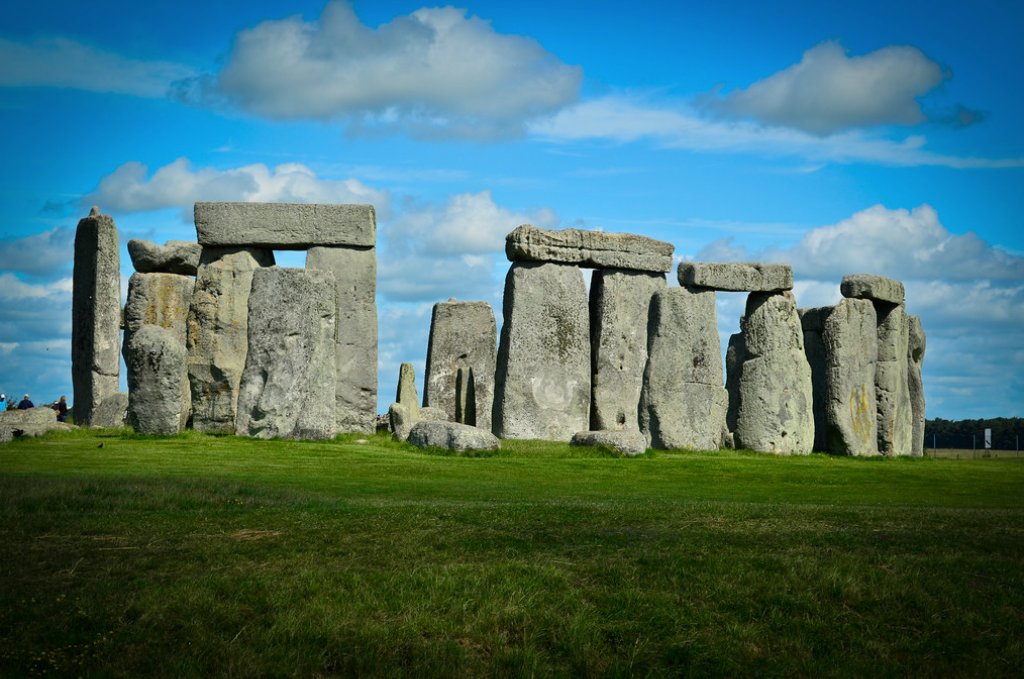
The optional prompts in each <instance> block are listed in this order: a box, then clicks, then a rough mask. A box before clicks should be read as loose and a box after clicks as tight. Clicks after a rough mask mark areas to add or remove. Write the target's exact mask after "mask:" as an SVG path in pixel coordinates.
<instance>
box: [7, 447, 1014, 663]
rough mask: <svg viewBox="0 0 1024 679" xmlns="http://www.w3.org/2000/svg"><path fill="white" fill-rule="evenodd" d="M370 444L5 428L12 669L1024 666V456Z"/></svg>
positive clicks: (8, 632) (8, 652)
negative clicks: (27, 433) (19, 435)
mask: <svg viewBox="0 0 1024 679" xmlns="http://www.w3.org/2000/svg"><path fill="white" fill-rule="evenodd" d="M364 441H365V442H362V443H360V442H359V437H358V436H345V437H340V438H339V440H337V441H333V442H328V443H313V442H284V441H269V442H265V441H254V440H248V439H239V438H235V437H213V436H204V435H197V434H192V433H188V434H183V435H181V436H178V437H170V438H147V437H137V436H134V435H132V434H121V433H118V432H114V431H89V430H80V431H76V432H71V433H51V434H49V435H47V436H46V437H44V438H42V439H34V440H25V441H15V442H13V443H10V444H6V445H0V513H2V514H0V517H2V520H0V676H3V677H8V676H11V677H17V676H75V677H77V676H82V677H88V676H125V677H182V676H197V677H198V676H231V677H278V676H280V677H289V676H295V677H326V676H395V677H399V676H435V677H456V676H508V677H527V676H594V677H602V676H654V677H661V676H787V677H788V676H808V677H812V676H813V677H817V676H872V677H877V676H892V677H904V676H936V677H951V676H978V677H997V676H1008V677H1011V676H1012V677H1017V676H1020V675H1021V674H1022V671H1024V462H1022V461H1021V460H1020V459H1018V458H1006V459H986V460H980V459H979V460H977V461H973V460H959V461H957V460H943V459H938V460H933V459H930V458H928V459H870V460H863V459H838V458H831V457H827V456H822V455H813V456H809V457H803V458H776V457H773V456H769V455H758V454H753V453H742V452H739V453H737V452H717V453H684V452H656V453H650V452H649V453H648V454H647V455H645V456H643V457H640V458H636V459H626V458H620V457H616V456H614V455H612V454H610V453H609V452H607V451H604V450H600V449H573V448H569V447H568V446H567V445H565V444H556V443H544V442H532V441H531V442H522V441H520V442H517V441H504V442H503V446H504V449H503V451H502V452H501V453H499V454H497V455H493V456H489V457H467V456H455V455H446V454H441V453H440V452H438V451H434V452H433V453H428V452H424V451H420V450H417V449H415V448H412V447H409V446H407V445H404V444H396V443H393V442H391V441H389V440H388V439H387V438H386V437H382V436H377V437H366V438H365V439H364ZM44 671H45V673H46V674H45V675H43V672H44Z"/></svg>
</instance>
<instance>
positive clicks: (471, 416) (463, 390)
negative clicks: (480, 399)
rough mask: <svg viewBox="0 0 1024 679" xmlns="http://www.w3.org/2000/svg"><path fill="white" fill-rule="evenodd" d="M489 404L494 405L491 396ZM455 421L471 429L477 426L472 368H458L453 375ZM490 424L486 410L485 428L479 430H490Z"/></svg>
mask: <svg viewBox="0 0 1024 679" xmlns="http://www.w3.org/2000/svg"><path fill="white" fill-rule="evenodd" d="M495 361H497V356H495ZM492 378H493V373H492ZM491 403H492V405H493V403H494V396H493V394H492V395H491ZM455 421H456V422H458V423H460V424H468V425H470V426H473V427H475V426H477V424H478V422H477V417H476V379H475V377H474V376H473V369H472V368H465V367H463V368H459V372H458V373H456V375H455ZM490 423H491V414H490V412H489V409H488V413H487V427H481V428H483V429H487V430H490Z"/></svg>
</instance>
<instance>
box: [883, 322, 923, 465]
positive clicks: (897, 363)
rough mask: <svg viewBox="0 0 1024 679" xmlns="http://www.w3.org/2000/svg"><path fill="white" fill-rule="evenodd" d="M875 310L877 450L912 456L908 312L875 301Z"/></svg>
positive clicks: (912, 431)
mask: <svg viewBox="0 0 1024 679" xmlns="http://www.w3.org/2000/svg"><path fill="white" fill-rule="evenodd" d="M875 313H876V314H877V315H878V364H877V366H876V367H875V391H876V395H877V397H878V452H879V453H881V454H882V455H910V454H911V450H912V446H913V439H914V419H913V411H912V409H911V405H910V385H909V383H908V381H907V377H908V370H909V368H908V355H909V345H910V326H909V323H908V322H907V311H906V307H905V306H904V305H903V304H896V305H893V304H885V303H879V302H876V303H875ZM922 436H923V433H922Z"/></svg>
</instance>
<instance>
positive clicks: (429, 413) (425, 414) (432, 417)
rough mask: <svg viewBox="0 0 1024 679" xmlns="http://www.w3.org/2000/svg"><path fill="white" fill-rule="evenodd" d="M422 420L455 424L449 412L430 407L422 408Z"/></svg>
mask: <svg viewBox="0 0 1024 679" xmlns="http://www.w3.org/2000/svg"><path fill="white" fill-rule="evenodd" d="M420 420H421V421H422V420H427V421H428V422H454V420H453V419H452V418H451V416H449V415H448V411H447V410H445V409H444V408H432V407H430V406H426V407H423V408H420ZM460 424H461V423H460Z"/></svg>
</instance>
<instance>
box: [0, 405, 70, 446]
mask: <svg viewBox="0 0 1024 679" xmlns="http://www.w3.org/2000/svg"><path fill="white" fill-rule="evenodd" d="M0 429H5V430H9V432H10V435H11V437H12V438H13V437H15V436H24V437H35V436H42V435H43V434H45V433H46V432H48V431H53V430H55V429H59V430H64V431H70V430H71V429H72V427H71V425H69V424H65V423H63V422H58V421H57V411H56V410H54V409H52V408H50V407H49V406H39V407H37V408H29V409H28V410H7V411H4V412H0ZM7 440H8V441H10V440H11V439H10V438H8V439H7ZM0 442H2V441H0Z"/></svg>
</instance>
